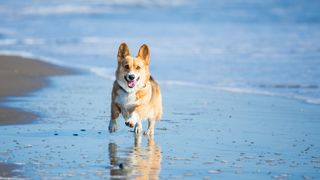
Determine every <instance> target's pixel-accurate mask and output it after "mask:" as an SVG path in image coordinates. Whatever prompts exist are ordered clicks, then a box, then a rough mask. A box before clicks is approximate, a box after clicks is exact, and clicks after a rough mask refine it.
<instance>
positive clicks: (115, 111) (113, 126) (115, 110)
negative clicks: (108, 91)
mask: <svg viewBox="0 0 320 180" xmlns="http://www.w3.org/2000/svg"><path fill="white" fill-rule="evenodd" d="M120 112H121V111H120V108H119V107H118V106H117V105H116V104H114V103H112V104H111V120H110V122H109V132H111V133H112V132H115V131H116V130H117V129H118V123H117V119H118V117H119V115H120Z"/></svg>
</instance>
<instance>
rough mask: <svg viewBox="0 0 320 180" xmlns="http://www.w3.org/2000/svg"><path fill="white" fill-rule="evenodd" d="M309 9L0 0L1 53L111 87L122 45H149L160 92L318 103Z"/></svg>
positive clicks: (240, 3) (295, 4)
mask: <svg viewBox="0 0 320 180" xmlns="http://www.w3.org/2000/svg"><path fill="white" fill-rule="evenodd" d="M319 9H320V2H319V1H317V0H310V1H298V0H282V1H278V0H268V1H260V2H258V1H252V0H235V1H234V0H223V1H222V0H221V1H211V0H199V1H191V0H177V1H170V0H153V1H146V0H123V1H120V0H108V1H103V0H80V1H75V0H71V1H55V0H43V1H18V0H1V1H0V52H1V53H5V54H19V55H24V56H31V57H37V58H40V59H42V60H46V61H50V62H53V63H57V64H61V65H65V66H69V67H76V68H81V69H84V70H86V71H89V72H92V73H94V74H95V75H97V76H100V77H103V78H106V79H109V80H112V79H113V74H114V71H115V67H116V54H117V49H118V46H119V44H120V43H121V42H127V43H128V44H129V47H130V50H131V52H132V54H136V53H137V50H138V48H139V46H140V45H141V44H143V43H147V44H148V45H149V47H150V51H151V72H152V73H153V75H154V76H155V78H156V79H157V80H158V81H159V82H160V83H162V84H168V85H174V86H185V87H188V88H196V87H199V86H200V87H202V88H208V89H215V90H222V91H230V92H234V93H249V94H250V93H252V94H261V95H270V96H282V97H287V98H295V99H298V100H303V101H305V102H308V103H316V104H320V13H319Z"/></svg>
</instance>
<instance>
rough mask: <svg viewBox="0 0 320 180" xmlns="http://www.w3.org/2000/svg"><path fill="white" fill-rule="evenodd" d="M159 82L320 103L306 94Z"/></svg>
mask: <svg viewBox="0 0 320 180" xmlns="http://www.w3.org/2000/svg"><path fill="white" fill-rule="evenodd" d="M159 83H160V84H167V85H177V86H186V87H192V88H202V89H209V90H219V91H226V92H232V93H239V94H255V95H263V96H275V97H284V98H288V99H296V100H300V101H303V102H306V103H308V104H316V105H320V99H319V98H313V97H307V96H297V95H285V94H278V93H272V92H268V91H259V90H255V89H246V88H236V87H222V86H208V85H202V84H198V83H190V82H185V81H174V80H162V81H159Z"/></svg>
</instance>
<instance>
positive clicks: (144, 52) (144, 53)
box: [138, 44, 149, 65]
mask: <svg viewBox="0 0 320 180" xmlns="http://www.w3.org/2000/svg"><path fill="white" fill-rule="evenodd" d="M138 57H139V58H140V59H142V60H144V61H145V63H146V64H147V65H148V64H149V48H148V46H147V45H146V44H143V45H142V46H141V47H140V49H139V52H138Z"/></svg>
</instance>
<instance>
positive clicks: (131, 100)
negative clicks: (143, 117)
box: [115, 89, 136, 110]
mask: <svg viewBox="0 0 320 180" xmlns="http://www.w3.org/2000/svg"><path fill="white" fill-rule="evenodd" d="M115 101H116V103H118V104H119V105H120V106H121V108H124V109H123V110H127V109H128V108H131V107H132V106H134V105H135V104H136V93H135V92H130V93H127V92H125V91H124V90H122V89H119V90H118V91H117V97H116V99H115Z"/></svg>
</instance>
